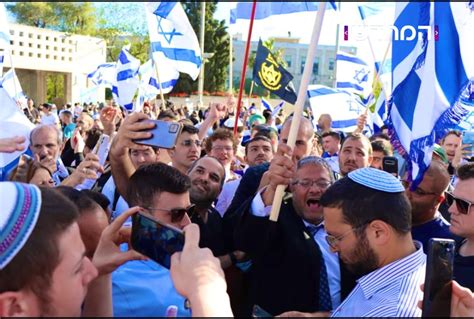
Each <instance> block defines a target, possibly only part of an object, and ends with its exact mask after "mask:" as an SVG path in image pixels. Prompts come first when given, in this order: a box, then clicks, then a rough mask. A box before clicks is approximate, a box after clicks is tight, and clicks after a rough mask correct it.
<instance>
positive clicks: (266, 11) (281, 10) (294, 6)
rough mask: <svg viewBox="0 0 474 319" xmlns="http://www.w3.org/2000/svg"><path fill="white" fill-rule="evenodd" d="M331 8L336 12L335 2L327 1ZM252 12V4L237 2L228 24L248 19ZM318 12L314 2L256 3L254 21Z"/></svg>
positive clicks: (316, 4)
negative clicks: (291, 14) (273, 16)
mask: <svg viewBox="0 0 474 319" xmlns="http://www.w3.org/2000/svg"><path fill="white" fill-rule="evenodd" d="M329 2H330V4H331V8H332V9H334V10H336V4H335V1H329ZM251 11H252V2H239V3H237V7H236V8H235V9H231V10H230V23H231V24H234V23H236V21H237V19H247V20H248V19H250V12H251ZM305 11H318V3H316V2H292V1H285V2H283V1H280V2H263V1H259V2H258V3H257V11H256V13H255V19H256V20H261V19H265V18H267V17H269V16H272V15H278V14H289V13H295V12H305Z"/></svg>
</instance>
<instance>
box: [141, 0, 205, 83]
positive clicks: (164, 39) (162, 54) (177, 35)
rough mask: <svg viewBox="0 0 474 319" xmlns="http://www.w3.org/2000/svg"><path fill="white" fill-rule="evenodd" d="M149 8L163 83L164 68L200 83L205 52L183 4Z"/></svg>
mask: <svg viewBox="0 0 474 319" xmlns="http://www.w3.org/2000/svg"><path fill="white" fill-rule="evenodd" d="M145 8H146V15H147V21H148V32H149V34H150V47H151V51H152V54H153V59H154V60H155V62H156V63H157V64H158V70H159V71H158V72H160V79H161V67H162V64H169V65H170V66H173V67H174V69H176V70H177V71H178V72H181V73H187V74H189V76H191V78H192V79H193V80H196V78H197V77H198V75H199V72H200V69H201V64H202V58H201V49H200V48H199V42H198V39H197V37H196V33H194V30H193V28H192V26H191V24H190V23H189V20H188V17H187V16H186V12H184V9H183V7H182V6H181V3H179V2H147V3H146V4H145Z"/></svg>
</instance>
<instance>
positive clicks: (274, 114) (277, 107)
mask: <svg viewBox="0 0 474 319" xmlns="http://www.w3.org/2000/svg"><path fill="white" fill-rule="evenodd" d="M283 105H285V101H281V102H280V103H279V104H278V105H277V106H276V107H275V109H274V110H273V111H272V117H275V116H277V115H278V112H280V110H281V109H282V108H283Z"/></svg>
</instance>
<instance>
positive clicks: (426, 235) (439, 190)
mask: <svg viewBox="0 0 474 319" xmlns="http://www.w3.org/2000/svg"><path fill="white" fill-rule="evenodd" d="M402 183H403V185H404V186H405V188H406V194H407V197H408V199H409V200H410V204H411V221H412V228H411V235H412V236H413V239H415V240H418V241H419V242H421V243H422V244H423V250H424V251H425V253H428V242H429V240H430V239H431V238H451V239H455V240H458V239H459V238H457V237H456V236H454V235H453V234H452V233H451V232H450V231H449V223H448V222H447V221H446V220H445V219H444V218H443V216H442V215H441V213H440V212H439V207H440V205H441V203H442V202H443V201H444V199H445V198H444V192H445V191H446V190H447V188H448V186H449V174H448V171H447V170H446V168H445V166H444V165H443V164H442V163H441V162H440V161H437V160H433V161H431V164H430V166H429V168H428V170H427V171H426V172H425V175H424V176H423V179H422V180H421V183H420V184H419V185H418V187H417V188H416V189H413V190H412V189H411V187H410V186H411V184H410V183H409V182H408V181H406V180H404V181H403V182H402Z"/></svg>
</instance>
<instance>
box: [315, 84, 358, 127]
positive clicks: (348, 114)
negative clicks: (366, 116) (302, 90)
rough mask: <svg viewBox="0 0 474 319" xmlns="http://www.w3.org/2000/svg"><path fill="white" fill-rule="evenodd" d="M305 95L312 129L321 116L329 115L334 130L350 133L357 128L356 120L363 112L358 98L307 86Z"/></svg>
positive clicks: (323, 88) (336, 90)
mask: <svg viewBox="0 0 474 319" xmlns="http://www.w3.org/2000/svg"><path fill="white" fill-rule="evenodd" d="M307 93H308V98H309V103H310V106H311V110H312V113H313V116H314V118H313V126H314V127H316V126H317V122H318V119H319V116H320V115H321V114H330V115H331V118H332V128H333V129H334V130H336V131H342V132H346V133H351V132H353V131H354V130H355V129H356V128H357V118H358V117H359V115H360V114H362V113H364V111H365V105H364V103H363V102H362V101H361V100H360V98H359V97H358V96H356V95H355V94H352V93H349V92H347V91H343V90H338V89H333V88H330V87H327V86H324V85H309V86H308V92H307Z"/></svg>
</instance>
